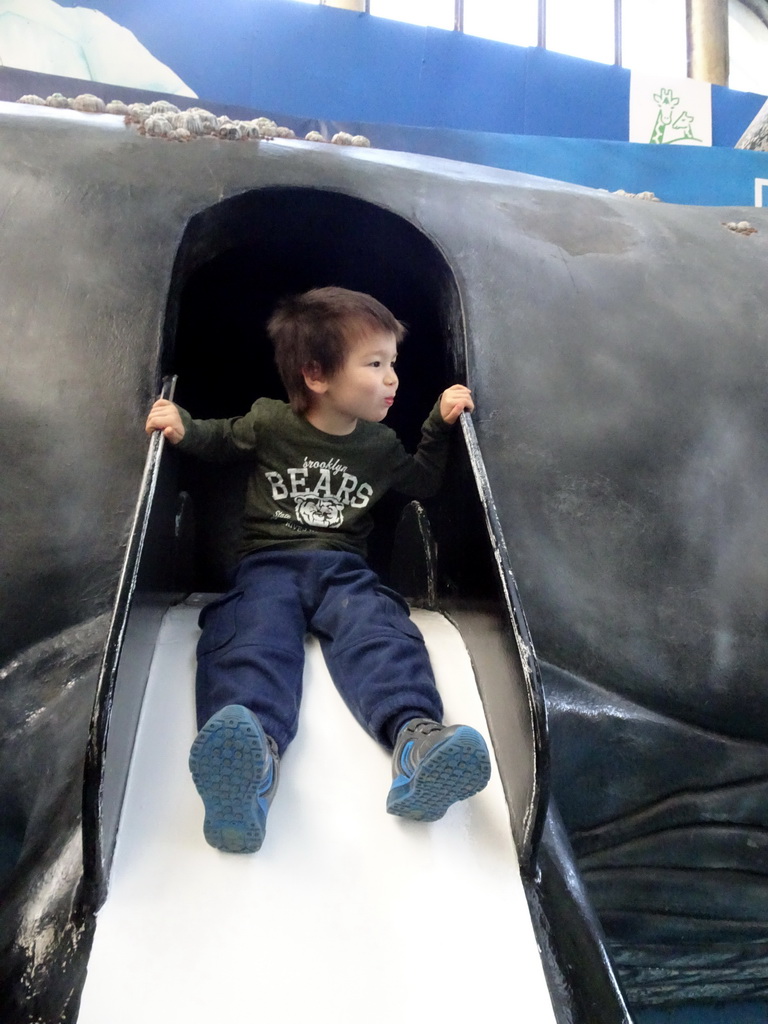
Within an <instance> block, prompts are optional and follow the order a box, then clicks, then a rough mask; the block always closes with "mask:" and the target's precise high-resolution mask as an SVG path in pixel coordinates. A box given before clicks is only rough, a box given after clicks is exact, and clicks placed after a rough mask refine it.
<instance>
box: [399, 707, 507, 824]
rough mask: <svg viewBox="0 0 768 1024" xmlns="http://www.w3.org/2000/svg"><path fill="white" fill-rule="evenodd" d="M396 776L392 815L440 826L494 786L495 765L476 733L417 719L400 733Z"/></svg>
mask: <svg viewBox="0 0 768 1024" xmlns="http://www.w3.org/2000/svg"><path fill="white" fill-rule="evenodd" d="M392 776H393V778H394V782H393V783H392V788H391V789H390V791H389V793H388V795H387V811H388V812H389V813H390V814H398V815H399V816H400V817H401V818H411V819H413V820H414V821H437V819H438V818H442V816H443V815H444V814H445V812H446V811H447V810H448V808H449V807H450V806H451V804H455V803H456V802H457V801H458V800H466V799H467V797H470V796H474V794H475V793H479V792H480V790H481V789H483V788H484V787H485V786H486V785H487V784H488V780H489V779H490V777H491V759H490V756H489V754H488V747H487V746H486V744H485V740H484V739H483V737H482V736H481V735H480V733H479V732H477V730H476V729H471V728H470V727H469V726H468V725H452V726H450V727H446V726H444V725H440V723H439V722H433V721H431V720H430V719H429V718H413V719H411V721H410V722H408V723H407V724H406V725H405V726H403V728H402V729H401V730H400V732H399V733H398V736H397V742H396V743H395V749H394V752H393V754H392Z"/></svg>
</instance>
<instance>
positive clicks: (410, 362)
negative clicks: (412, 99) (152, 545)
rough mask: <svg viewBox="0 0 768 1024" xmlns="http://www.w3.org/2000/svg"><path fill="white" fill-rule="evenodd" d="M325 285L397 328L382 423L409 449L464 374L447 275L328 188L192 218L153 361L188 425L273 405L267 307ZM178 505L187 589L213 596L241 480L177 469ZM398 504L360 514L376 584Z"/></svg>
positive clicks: (229, 543) (271, 196)
mask: <svg viewBox="0 0 768 1024" xmlns="http://www.w3.org/2000/svg"><path fill="white" fill-rule="evenodd" d="M326 285H339V286H342V287H345V288H351V289H355V290H357V291H364V292H368V293H370V294H372V295H374V296H375V297H376V298H377V299H379V300H380V301H381V302H383V303H384V305H385V306H387V307H388V308H389V309H390V310H391V311H392V312H393V313H394V315H395V316H396V317H397V318H398V319H399V320H401V321H402V322H403V323H405V324H406V325H407V328H408V333H407V336H406V339H405V341H404V342H403V344H402V345H401V348H400V353H399V356H398V374H399V377H400V387H399V391H398V397H397V401H396V402H395V405H394V407H393V409H392V411H391V412H390V414H389V415H388V416H387V420H386V423H387V425H388V426H390V427H392V428H393V429H394V430H395V431H396V433H397V434H398V435H399V437H400V438H401V440H402V441H403V443H404V444H405V446H406V448H408V449H409V450H411V451H412V450H414V449H415V447H416V445H417V444H418V441H419V437H420V428H421V424H422V422H423V421H424V419H425V418H426V416H427V415H428V414H429V411H430V409H431V408H432V405H433V404H434V402H435V400H436V398H437V396H438V394H439V393H440V391H442V390H443V389H444V388H445V387H446V386H447V385H448V384H450V383H453V382H454V380H457V379H458V380H463V379H465V372H466V371H465V348H464V329H463V321H462V315H461V305H460V299H459V292H458V287H457V284H456V281H455V278H454V276H453V272H452V270H451V268H450V267H449V265H448V263H447V262H446V260H445V259H444V257H443V256H442V254H441V253H440V252H439V250H438V249H437V247H436V246H435V245H434V243H433V242H432V241H431V240H430V239H429V238H428V237H427V236H426V235H425V234H423V233H422V232H421V231H420V230H419V229H418V228H417V227H415V226H414V225H413V224H412V223H410V222H409V221H407V220H405V219H403V218H402V217H400V216H397V215H395V214H393V213H391V212H389V211H388V210H386V209H384V208H382V207H380V206H376V205H374V204H372V203H369V202H365V201H362V200H359V199H356V198H354V197H352V196H348V195H345V194H342V193H338V192H331V191H325V190H320V189H308V188H267V189H260V190H257V191H252V192H248V193H244V194H242V195H240V196H237V197H234V198H233V199H229V200H225V201H223V202H221V203H218V204H217V205H216V206H213V207H210V208H209V209H207V210H205V211H204V212H202V213H200V214H198V215H197V216H196V217H195V218H193V219H192V220H191V221H190V223H189V224H188V226H187V230H186V232H185V235H184V237H183V239H182V242H181V245H180V247H179V251H178V255H177V260H176V266H175V269H174V275H173V282H172V286H171V290H170V293H169V301H168V311H167V317H166V329H165V337H164V344H163V353H162V358H161V369H162V372H163V374H165V375H168V374H177V375H178V386H177V390H176V396H175V398H176V401H177V402H178V403H179V404H180V405H182V406H184V408H186V409H188V410H189V412H190V413H191V415H192V416H193V417H195V418H207V417H228V416H237V415H241V414H243V413H245V412H247V410H248V409H249V408H250V406H251V404H252V403H253V402H254V401H255V400H256V399H257V398H259V397H262V396H265V397H270V398H282V399H284V398H285V397H286V396H285V392H284V390H283V387H282V384H281V382H280V380H279V377H278V374H277V370H276V368H275V365H274V361H273V356H272V347H271V343H270V342H269V339H268V337H267V334H266V329H265V325H266V321H267V319H268V318H269V316H270V314H271V312H272V311H273V309H274V307H275V305H276V303H277V302H278V300H279V299H280V298H281V297H283V296H284V295H286V294H291V293H297V292H302V291H305V290H307V289H309V288H314V287H322V286H326ZM178 474H179V488H180V490H181V491H183V492H184V493H186V494H188V495H189V496H190V502H189V505H190V507H191V509H192V512H191V514H190V515H189V516H188V517H187V519H188V523H187V526H186V527H185V528H184V531H185V533H186V534H187V535H188V537H189V538H190V539H188V541H187V546H188V547H189V549H190V550H191V552H192V553H191V555H190V556H189V557H188V558H187V559H186V563H187V578H188V579H187V586H186V588H185V589H190V590H197V591H218V590H222V589H226V586H227V577H228V572H229V570H230V569H231V568H232V567H233V565H234V562H235V560H236V554H237V540H238V536H239V522H240V512H241V508H242V500H243V490H244V486H245V471H244V470H243V468H242V467H232V466H220V465H211V464H208V463H202V462H199V461H198V460H192V459H180V460H179V468H178ZM406 500H407V499H405V498H401V497H400V496H397V495H390V496H387V498H385V499H384V500H383V501H382V502H381V503H380V504H379V505H378V506H377V509H376V511H375V514H374V518H375V524H376V526H375V529H374V532H373V535H372V538H371V543H370V551H369V559H370V561H371V564H372V565H373V567H374V568H375V569H376V570H377V571H379V572H381V573H383V574H384V575H385V576H386V575H387V567H388V563H389V558H390V553H391V546H392V539H393V536H394V531H395V528H396V523H397V520H398V518H399V514H400V511H401V509H402V507H403V505H404V504H405V502H406Z"/></svg>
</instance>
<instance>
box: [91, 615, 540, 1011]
mask: <svg viewBox="0 0 768 1024" xmlns="http://www.w3.org/2000/svg"><path fill="white" fill-rule="evenodd" d="M198 613H199V606H198V607H195V606H194V605H192V604H190V605H181V606H179V607H176V608H172V609H170V610H169V612H168V613H167V615H166V617H165V619H164V622H163V626H162V629H161V632H160V636H159V638H158V643H157V647H156V650H155V656H154V660H153V663H152V669H151V672H150V678H149V683H148V687H147V692H146V697H145V700H144V705H143V708H142V714H141V720H140V723H139V730H138V734H137V739H136V746H135V750H134V754H133V761H132V765H131V770H130V775H129V779H128V787H127V792H126V797H125V803H124V806H123V812H122V817H121V821H120V829H119V833H118V838H117V845H116V849H115V856H114V861H113V865H112V872H111V876H110V888H109V895H108V898H107V900H106V902H105V904H104V906H103V907H102V909H101V910H100V911H99V914H98V917H97V924H96V933H95V937H94V943H93V949H92V953H91V957H90V961H89V966H88V976H87V979H86V983H85V988H84V990H83V996H82V1002H81V1008H80V1014H79V1017H78V1024H139V1022H141V1024H169V1022H177V1021H178V1022H180V1024H198V1022H200V1024H202V1022H206V1024H210V1022H211V1021H222V1022H227V1021H243V1022H246V1021H247V1022H251V1021H253V1022H257V1021H262V1020H265V1021H266V1020H274V1021H281V1022H283V1024H304V1022H308V1021H323V1022H324V1021H333V1024H362V1022H365V1024H384V1022H385V1021H386V1022H387V1024H391V1022H392V1021H395V1020H398V1019H403V1020H408V1021H411V1020H412V1021H424V1020H430V1021H431V1020H434V1021H437V1022H445V1024H450V1022H454V1021H455V1022H459V1021H462V1022H463V1021H475V1022H497V1021H505V1020H520V1021H525V1022H526V1024H554V1021H555V1016H554V1012H553V1009H552V1004H551V1000H550V997H549V993H548V990H547V985H546V981H545V978H544V973H543V968H542V964H541V961H540V958H539V952H538V948H537V945H536V940H535V937H534V933H533V927H532V924H531V920H530V916H529V911H528V905H527V902H526V899H525V895H524V892H523V888H522V884H521V881H520V874H519V869H518V862H517V856H516V852H515V848H514V844H513V841H512V836H511V832H510V825H509V819H508V815H507V808H506V803H505V800H504V795H503V792H502V788H501V783H500V780H499V776H498V771H497V770H496V768H495V763H494V774H493V777H492V779H491V782H490V784H489V786H488V787H487V788H486V789H485V790H484V791H483V792H482V793H480V794H478V795H477V796H475V797H473V798H471V799H470V800H468V801H465V802H462V803H459V804H455V805H454V806H453V807H451V808H450V809H449V810H448V812H447V814H446V815H445V817H444V818H442V819H441V820H440V821H437V822H434V823H431V824H425V823H420V822H409V821H403V820H402V819H399V818H395V817H393V816H392V815H388V814H387V813H386V811H385V800H386V794H387V791H388V789H389V784H390V781H391V771H390V759H389V756H388V754H387V753H386V752H385V751H384V750H382V749H381V748H380V747H379V746H378V745H377V744H376V743H375V742H374V741H373V740H372V739H370V737H368V736H367V735H366V734H365V732H363V730H362V729H361V728H360V727H359V726H358V725H357V723H356V722H355V721H354V719H353V718H352V716H351V714H350V713H349V711H348V710H347V708H346V707H345V706H344V704H343V702H342V700H341V698H340V697H339V695H338V693H337V692H336V690H335V688H334V686H333V683H332V681H331V679H330V676H329V675H328V672H327V669H326V667H325V662H324V660H323V657H322V654H321V652H320V647H319V645H318V643H317V641H316V640H314V639H310V640H309V641H308V644H307V662H306V668H305V674H304V702H303V705H302V709H301V719H300V725H299V734H298V736H297V738H296V740H295V741H294V743H293V744H292V745H291V747H290V748H289V750H288V751H287V752H286V755H285V757H284V758H283V761H282V764H281V779H280V785H279V788H278V791H277V795H276V797H275V801H274V803H273V805H272V808H271V810H270V813H269V818H268V822H267V835H266V839H265V840H264V845H263V847H262V849H261V850H260V851H259V852H258V853H257V854H253V855H236V854H226V853H221V852H219V851H217V850H214V849H212V848H211V847H209V846H208V845H207V844H206V842H205V840H204V839H203V833H202V823H203V808H202V803H201V802H200V800H199V797H198V795H197V793H196V791H195V788H194V785H193V783H192V779H191V777H190V775H189V772H188V769H187V757H188V754H189V747H190V744H191V742H192V740H193V739H194V736H195V714H194V668H195V644H196V641H197V637H198V635H199V630H198V627H197V615H198ZM413 619H414V621H415V622H416V623H417V625H418V626H419V628H420V629H421V630H422V632H423V634H424V638H425V640H426V642H427V646H428V649H429V652H430V656H431V658H432V663H433V666H434V669H435V675H436V678H437V682H438V687H439V689H440V692H441V694H442V697H443V701H444V703H445V711H446V716H445V717H446V722H448V723H455V722H464V723H466V724H469V725H473V726H474V727H475V728H477V729H479V730H480V731H481V732H483V733H484V734H485V735H486V738H487V728H486V724H485V717H484V714H483V708H482V704H481V702H480V698H479V695H478V692H477V688H476V684H475V679H474V675H473V671H472V667H471V664H470V660H469V656H468V654H467V651H466V648H465V646H464V644H463V641H462V639H461V636H460V635H459V633H458V631H457V630H456V629H455V627H454V626H453V625H452V624H451V623H450V622H448V620H447V619H445V618H444V617H443V616H442V615H440V614H438V613H435V612H424V611H414V613H413ZM489 746H490V741H489Z"/></svg>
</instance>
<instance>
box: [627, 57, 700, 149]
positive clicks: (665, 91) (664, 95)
mask: <svg viewBox="0 0 768 1024" xmlns="http://www.w3.org/2000/svg"><path fill="white" fill-rule="evenodd" d="M629 141H630V142H645V143H651V144H655V145H660V146H711V145H712V86H711V85H710V84H709V82H696V81H694V80H693V79H691V78H671V77H664V76H661V75H658V76H657V75H653V76H651V75H636V74H635V72H634V71H633V72H632V77H631V80H630V86H629Z"/></svg>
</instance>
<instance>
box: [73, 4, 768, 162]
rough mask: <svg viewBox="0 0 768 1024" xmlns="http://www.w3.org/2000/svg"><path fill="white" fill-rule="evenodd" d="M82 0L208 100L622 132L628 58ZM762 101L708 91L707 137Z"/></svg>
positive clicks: (551, 132)
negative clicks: (616, 61)
mask: <svg viewBox="0 0 768 1024" xmlns="http://www.w3.org/2000/svg"><path fill="white" fill-rule="evenodd" d="M60 2H61V3H62V6H65V7H67V6H68V7H75V6H78V4H81V3H82V0H60ZM500 2H502V0H500ZM90 6H93V7H96V8H98V9H99V10H101V11H103V12H104V13H105V14H108V15H109V16H110V17H112V18H113V19H114V20H115V21H117V22H119V23H120V24H122V25H125V26H126V27H127V28H129V29H131V30H132V31H133V32H134V33H135V35H136V36H137V37H138V39H139V40H140V41H141V42H142V43H143V44H144V45H145V46H146V47H147V48H148V49H149V50H150V51H151V52H152V53H153V54H154V55H155V56H156V57H157V58H158V59H160V60H161V61H163V62H164V63H165V64H168V65H169V66H170V67H171V68H172V69H173V70H174V71H175V72H176V74H178V75H180V76H181V78H183V79H184V81H185V82H186V83H187V84H188V85H189V86H190V87H191V88H192V89H194V90H195V92H196V93H197V94H198V96H200V97H201V98H203V99H207V100H210V101H216V102H219V103H230V104H236V105H243V106H247V107H252V108H254V109H258V110H264V111H270V110H271V111H279V112H282V113H284V114H293V115H296V116H299V117H314V118H321V119H327V120H332V121H367V122H380V123H385V124H400V125H421V126H429V127H437V128H453V129H464V130H470V131H482V132H497V133H502V134H513V135H537V136H540V135H547V136H558V137H561V138H573V139H609V140H616V141H623V142H625V141H626V140H627V138H628V118H629V115H628V109H629V77H630V76H629V72H628V71H627V70H625V69H624V68H615V67H612V66H608V65H605V64H597V63H593V62H591V61H584V60H579V59H577V58H575V57H566V56H563V55H562V54H556V53H550V52H547V51H545V50H538V49H535V48H533V49H529V48H525V47H519V46H509V45H507V44H505V43H496V42H493V41H491V40H487V39H479V38H477V37H474V36H466V35H462V34H461V33H456V32H446V31H444V30H442V29H432V28H421V27H419V26H415V25H406V24H402V23H400V22H395V21H389V20H387V19H384V18H374V17H371V16H370V15H366V14H356V13H353V12H351V11H343V10H339V9H336V8H332V7H325V6H322V7H321V6H319V5H317V6H316V5H312V4H303V3H294V2H292V0H216V2H211V3H204V2H202V0H198V2H197V3H189V0H165V2H163V3H160V2H158V0H91V3H90ZM764 100H765V97H763V96H758V95H755V94H754V93H740V92H735V91H731V90H728V89H721V88H717V87H715V88H713V103H712V106H713V143H714V145H716V146H733V145H734V143H735V142H736V141H737V140H738V138H739V137H740V135H741V134H742V132H743V131H744V129H745V128H746V127H747V125H748V124H749V122H750V121H751V120H752V118H753V117H754V115H755V114H756V113H757V111H758V110H759V109H760V107H761V106H762V104H763V102H764Z"/></svg>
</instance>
